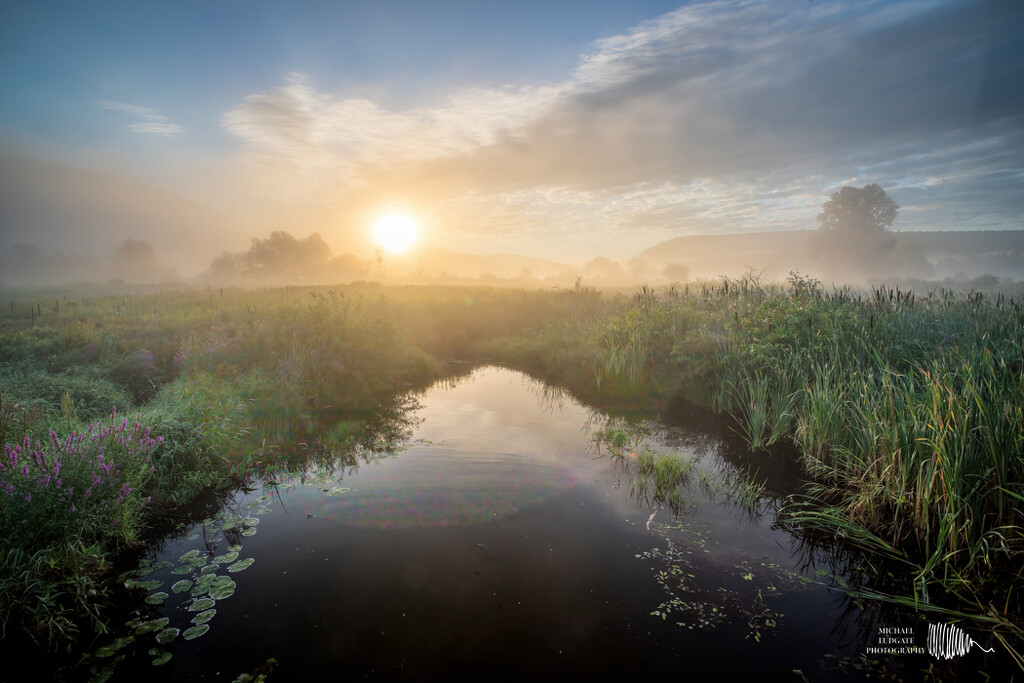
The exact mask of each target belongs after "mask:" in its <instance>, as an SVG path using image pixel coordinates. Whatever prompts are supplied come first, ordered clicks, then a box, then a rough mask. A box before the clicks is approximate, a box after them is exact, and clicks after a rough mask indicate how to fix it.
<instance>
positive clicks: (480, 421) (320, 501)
mask: <svg viewBox="0 0 1024 683" xmlns="http://www.w3.org/2000/svg"><path fill="white" fill-rule="evenodd" d="M406 420H407V422H406V425H407V429H406V432H405V434H404V438H403V439H402V440H401V443H400V447H399V448H397V449H395V450H394V451H393V452H390V453H372V454H371V453H367V454H365V456H366V457H363V458H360V459H358V460H357V461H355V462H349V463H347V464H337V465H336V466H334V467H331V466H329V465H328V464H327V463H320V464H319V465H317V466H314V467H311V468H310V469H308V470H307V471H304V472H300V473H292V474H280V475H275V476H274V477H268V478H266V479H265V480H263V481H260V482H259V485H257V486H254V487H253V489H252V490H250V491H245V492H240V493H238V494H236V495H234V496H233V497H232V498H231V499H230V501H229V503H228V504H227V505H226V506H225V507H224V508H223V509H222V510H221V511H220V512H219V513H218V514H217V515H215V516H211V517H210V518H208V519H205V520H203V522H202V523H199V524H195V525H192V526H190V527H188V528H184V529H182V530H181V531H180V532H178V533H176V534H174V535H172V536H170V537H169V538H166V539H164V540H163V541H162V542H160V543H158V544H157V545H155V546H154V548H153V549H152V550H151V552H150V553H149V556H148V557H147V558H145V559H144V560H143V565H144V566H145V565H148V566H149V567H150V568H151V570H150V571H144V572H141V573H136V575H135V576H134V577H132V578H129V581H135V582H136V583H135V585H136V588H135V589H133V590H131V591H129V595H130V596H131V598H130V600H129V605H128V607H129V608H130V610H131V612H130V613H129V614H127V617H129V618H130V619H129V620H128V625H127V626H126V627H124V628H122V629H120V631H117V630H115V632H113V633H111V635H110V641H111V642H110V643H109V645H112V647H111V648H109V649H106V650H104V649H102V648H101V649H100V650H99V651H97V654H96V655H94V656H92V657H91V658H90V660H89V665H90V666H91V667H93V670H94V671H96V672H97V673H99V674H100V676H101V677H102V676H103V672H104V671H105V670H110V671H111V672H112V674H113V675H112V679H111V680H140V679H149V680H174V681H184V680H188V681H192V680H216V681H234V680H236V679H237V677H239V676H240V675H243V674H249V675H256V674H259V673H261V672H266V671H272V674H271V676H270V679H269V680H271V681H273V680H286V681H298V680H302V681H319V680H325V681H326V680H341V679H343V678H378V679H393V678H403V677H406V678H409V679H416V680H423V679H448V678H450V677H453V676H455V675H460V674H461V675H465V676H471V677H473V678H474V679H477V678H480V677H487V678H495V677H497V678H503V679H520V678H527V677H530V678H538V677H539V678H541V679H544V680H554V679H561V678H563V677H568V676H574V677H578V676H592V677H600V678H601V679H605V678H610V677H612V676H629V677H642V678H649V677H655V676H658V677H661V676H671V677H673V678H676V677H679V676H683V675H685V676H687V677H688V678H693V679H695V680H706V679H708V678H710V677H712V676H716V677H717V676H725V677H728V678H731V679H737V680H797V681H799V680H812V681H819V680H848V675H849V673H851V672H856V669H857V668H858V667H859V669H861V671H860V673H859V674H858V675H860V676H863V673H864V672H863V671H862V669H863V668H864V667H865V666H866V667H867V668H868V669H871V668H872V667H876V666H877V667H878V671H876V673H880V672H882V671H885V670H889V671H892V670H893V668H894V667H896V668H898V669H899V670H900V671H901V672H903V674H904V675H906V673H907V672H910V673H911V675H910V677H911V678H914V677H915V676H913V675H912V673H913V672H914V671H916V670H918V669H920V668H921V667H923V666H925V665H927V663H928V662H927V660H928V659H929V656H928V655H927V654H915V655H904V656H902V657H901V658H895V659H894V658H891V657H890V658H889V659H888V660H884V659H880V658H879V657H877V656H873V655H866V653H867V652H868V648H869V647H870V646H871V645H872V641H873V639H876V638H877V631H876V630H873V629H875V628H876V627H877V624H872V623H866V622H868V621H871V620H873V619H876V618H877V617H868V616H866V615H865V614H864V613H862V612H861V610H860V609H859V608H858V607H857V606H856V605H854V603H852V602H851V600H850V599H849V598H847V597H846V595H845V593H844V592H843V591H841V590H838V588H837V585H838V584H842V583H843V582H844V581H845V580H846V579H845V578H844V577H843V576H842V575H837V572H838V570H837V569H836V565H835V563H834V562H833V563H832V564H831V565H830V564H828V563H825V562H822V561H820V560H817V559H815V557H816V553H814V552H811V551H809V550H807V549H806V548H805V547H804V546H803V544H801V542H799V541H798V540H797V539H796V538H794V537H793V536H791V535H790V534H789V533H788V532H786V531H785V530H782V529H778V528H775V527H774V526H773V523H774V521H775V509H776V508H777V507H778V504H779V502H780V501H781V497H782V496H783V495H785V494H788V493H791V492H793V491H795V490H796V488H797V486H798V480H797V479H796V478H795V477H794V470H793V469H792V466H791V464H789V465H787V463H785V462H776V463H774V464H772V465H771V469H769V468H768V467H767V466H766V465H765V464H764V462H761V463H760V469H761V471H759V472H757V473H756V474H755V472H754V470H755V469H757V465H756V464H755V463H756V461H755V460H753V459H750V457H749V456H748V455H746V454H745V453H743V451H742V449H741V448H740V447H739V445H738V444H736V442H735V441H734V440H731V439H730V438H728V435H726V434H716V433H714V430H713V425H711V424H708V423H701V421H700V418H698V419H696V420H694V419H693V418H689V419H687V418H686V417H685V416H681V417H676V418H670V417H666V418H665V419H664V420H663V421H662V422H658V423H651V424H648V425H646V426H641V427H640V428H639V429H635V428H634V429H625V427H624V425H622V424H620V423H618V422H616V421H614V420H611V418H608V417H607V416H605V415H602V414H600V413H597V412H595V411H593V410H591V409H588V408H585V407H583V406H581V405H580V404H579V403H577V402H576V401H574V400H573V399H572V398H571V397H569V396H567V395H564V394H562V393H560V392H558V391H557V390H554V389H551V388H549V387H546V386H545V385H543V384H541V383H539V382H537V381H535V380H532V379H530V378H528V377H527V376H525V375H522V374H520V373H516V372H513V371H510V370H507V369H503V368H497V367H487V368H481V369H477V370H475V371H473V372H472V373H471V374H469V375H467V376H464V377H462V378H459V379H454V380H447V381H445V382H442V383H439V384H437V385H435V386H434V387H432V388H430V389H428V390H427V391H425V392H424V393H422V394H420V395H419V396H418V397H416V401H415V404H414V406H413V407H412V408H411V409H410V412H409V413H408V414H407V415H406ZM695 421H696V422H697V424H696V425H695V424H694V422H695ZM620 428H621V429H620ZM616 429H618V433H619V435H620V436H619V438H620V441H619V443H618V445H619V446H620V447H621V448H619V449H618V450H617V451H616V450H615V449H614V448H612V447H610V446H609V445H608V444H607V443H606V444H604V445H602V444H601V443H599V439H598V437H600V436H601V435H602V434H604V435H605V436H606V437H607V436H608V435H610V434H613V433H615V431H614V430H616ZM606 440H607V439H606ZM613 451H614V452H618V454H619V456H620V457H613V456H612V453H613ZM644 452H646V453H654V454H657V455H661V454H665V453H674V454H678V455H682V456H684V458H685V459H686V461H687V462H689V463H692V469H691V471H690V472H689V475H688V476H687V478H686V481H685V482H684V484H682V485H681V486H680V488H679V495H677V496H676V497H675V498H674V499H673V502H672V505H671V506H669V505H668V504H666V503H663V502H658V501H657V500H654V496H653V494H652V492H651V490H649V489H646V488H644V487H642V486H640V485H639V484H638V483H637V481H636V479H635V477H634V476H633V474H632V470H631V469H630V468H631V462H632V461H633V459H634V458H636V457H638V456H637V454H638V453H644ZM656 457H657V456H656ZM787 467H788V468H789V469H787ZM751 483H753V484H754V485H753V486H751V485H750V484H751ZM827 554H828V553H826V555H827ZM250 560H251V561H250ZM143 574H144V575H143ZM146 582H148V583H146ZM837 582H838V583H837ZM881 623H883V625H884V624H885V623H889V624H891V625H906V624H904V623H903V622H900V621H899V620H897V619H896V617H892V618H891V620H890V621H889V622H886V621H885V618H883V620H882V622H881ZM913 628H914V629H915V630H916V632H917V633H916V636H915V637H916V640H917V642H918V644H922V645H923V642H924V635H923V633H922V632H921V629H922V628H923V627H922V626H921V625H919V624H914V626H913ZM118 637H120V638H121V639H120V640H117V638H118ZM100 644H101V645H102V644H103V642H101V643H100ZM865 659H866V663H865V661H864V660H865ZM856 662H860V663H859V664H857V665H856V667H852V668H851V665H852V664H853V663H856ZM154 663H156V664H157V665H155V666H154ZM844 670H845V671H844ZM242 680H245V679H244V678H243V679H242Z"/></svg>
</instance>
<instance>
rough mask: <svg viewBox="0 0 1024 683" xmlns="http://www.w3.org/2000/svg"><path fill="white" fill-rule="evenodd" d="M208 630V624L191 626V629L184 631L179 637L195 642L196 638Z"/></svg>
mask: <svg viewBox="0 0 1024 683" xmlns="http://www.w3.org/2000/svg"><path fill="white" fill-rule="evenodd" d="M209 630H210V625H209V624H197V625H195V626H193V627H192V628H190V629H188V630H186V631H185V632H184V633H182V634H181V637H182V638H184V639H185V640H195V639H196V638H198V637H199V636H201V635H203V634H204V633H206V632H207V631H209Z"/></svg>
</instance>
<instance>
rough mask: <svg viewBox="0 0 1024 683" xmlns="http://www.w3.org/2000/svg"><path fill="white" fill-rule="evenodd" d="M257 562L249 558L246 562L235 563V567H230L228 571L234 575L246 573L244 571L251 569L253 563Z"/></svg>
mask: <svg viewBox="0 0 1024 683" xmlns="http://www.w3.org/2000/svg"><path fill="white" fill-rule="evenodd" d="M255 561H256V560H255V558H252V557H247V558H245V559H244V560H239V561H238V562H235V563H234V564H233V565H231V566H230V567H228V571H229V572H231V573H232V574H234V573H235V572H240V571H244V570H246V569H248V568H249V567H251V566H252V563H253V562H255Z"/></svg>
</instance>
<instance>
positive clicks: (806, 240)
mask: <svg viewBox="0 0 1024 683" xmlns="http://www.w3.org/2000/svg"><path fill="white" fill-rule="evenodd" d="M815 234H816V231H814V230H789V231H776V232H759V233H747V234H730V235H693V236H686V237H676V238H674V239H670V240H666V241H664V242H661V243H660V244H656V245H654V246H653V247H651V248H649V249H646V250H645V251H643V252H641V253H640V254H637V256H636V260H638V261H639V262H642V263H643V265H644V266H645V267H646V269H647V271H648V272H652V271H653V272H657V273H659V274H662V275H664V276H666V277H669V278H670V279H678V280H684V279H686V278H687V277H689V278H717V277H720V276H723V275H724V276H728V277H735V276H738V275H741V274H742V273H744V272H746V271H748V270H750V269H753V270H755V271H757V272H761V271H764V274H765V277H766V278H767V279H768V280H781V279H784V278H785V277H786V276H787V275H788V274H789V273H790V272H791V271H794V270H799V271H800V272H801V273H805V274H811V275H819V276H821V275H826V274H821V273H818V272H816V270H817V258H816V257H815V253H814V247H813V237H814V235H815ZM893 234H894V236H895V237H896V239H897V240H898V241H900V242H904V243H908V246H910V245H915V244H916V245H917V246H918V247H919V248H920V249H921V250H922V251H923V252H924V255H925V258H927V259H928V262H929V263H931V265H932V267H933V272H932V273H931V274H930V275H931V277H935V278H943V277H951V276H957V275H963V276H969V277H973V276H977V275H982V274H992V275H996V276H999V277H1012V278H1016V279H1024V230H998V231H995V230H991V231H956V232H953V231H950V232H923V231H922V232H897V233H893ZM893 275H895V276H902V275H904V274H901V273H894V274H893Z"/></svg>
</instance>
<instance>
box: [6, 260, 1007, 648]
mask: <svg viewBox="0 0 1024 683" xmlns="http://www.w3.org/2000/svg"><path fill="white" fill-rule="evenodd" d="M0 326H2V336H0V437H2V439H3V443H4V455H3V458H2V460H0V489H2V491H0V524H2V526H0V535H2V541H3V547H4V548H5V553H4V556H3V560H2V564H0V614H2V615H3V629H4V635H5V636H7V635H9V634H11V633H12V632H14V631H17V632H18V633H21V634H28V635H29V636H30V637H31V638H32V639H33V640H35V641H36V642H37V643H39V644H40V645H42V646H46V647H51V648H52V647H56V646H57V645H58V644H60V643H62V642H64V641H66V640H67V639H69V638H73V637H75V636H76V634H78V636H80V637H83V638H86V637H89V635H90V634H91V633H92V632H94V631H102V629H103V628H104V624H105V617H104V604H105V595H106V594H107V593H108V592H109V590H110V582H111V580H112V579H111V576H110V574H111V572H110V571H109V567H110V566H111V563H112V561H113V560H114V559H115V558H116V557H117V554H118V553H119V552H122V551H124V550H125V549H128V548H131V547H132V546H133V545H134V544H138V543H139V542H140V541H141V539H143V538H144V534H145V529H146V528H147V526H150V525H152V524H153V523H154V522H155V521H156V520H158V519H160V518H161V517H164V516H167V515H172V514H173V513H174V511H175V510H177V509H180V508H181V507H182V506H184V505H186V504H187V503H189V501H191V500H193V499H194V498H196V497H197V496H199V495H200V494H202V493H204V492H207V491H210V490H217V489H225V488H230V487H233V486H238V485H241V484H244V483H245V482H246V481H247V479H248V478H251V477H252V476H254V475H256V474H260V473H266V472H268V471H273V469H274V468H278V467H294V466H301V463H302V462H303V461H305V460H308V459H309V458H311V457H324V456H325V455H326V456H327V457H333V456H336V455H342V454H344V453H346V452H351V451H352V450H353V449H359V448H367V449H373V448H374V447H375V444H374V443H373V439H375V438H379V437H378V435H377V433H376V432H375V431H374V430H372V429H370V428H369V426H370V425H371V424H372V423H373V421H374V420H375V419H376V418H377V417H379V416H380V415H381V414H383V413H386V412H387V411H397V410H401V404H400V397H401V396H402V395H403V393H405V392H408V391H410V390H414V389H417V388H419V387H423V386H426V385H427V384H429V383H430V382H431V381H433V380H435V379H437V378H439V377H441V376H442V375H443V373H444V372H445V361H450V360H458V361H468V362H469V363H484V362H487V363H500V364H505V365H508V366H510V367H513V368H516V369H519V370H523V371H526V372H528V373H530V374H532V375H533V376H535V377H537V378H540V379H542V380H544V381H546V382H548V383H550V384H554V385H558V386H561V387H564V388H567V389H569V390H570V391H571V392H572V393H573V394H574V395H576V396H577V397H579V398H580V399H581V400H582V401H584V402H586V403H589V404H591V405H595V406H600V407H602V408H604V409H606V410H614V411H617V412H627V413H628V412H636V413H644V414H657V412H658V411H659V410H661V409H662V408H663V407H664V406H665V405H667V404H668V402H669V401H670V400H671V399H673V398H674V397H680V396H681V397H683V398H685V399H686V400H688V401H691V402H693V403H696V404H698V405H700V406H702V407H706V408H709V409H711V410H713V411H714V412H716V413H718V414H720V416H721V418H722V419H723V420H726V421H728V422H729V424H730V425H731V426H732V427H733V428H734V429H735V430H736V431H737V432H739V433H740V434H741V435H742V436H743V438H744V439H745V440H746V441H747V443H748V444H749V446H750V448H751V449H752V450H754V451H756V453H757V457H762V458H773V457H782V455H781V453H782V452H787V453H789V452H795V453H797V454H798V457H799V458H800V460H801V462H802V464H803V467H804V470H805V472H806V476H807V486H806V487H805V490H804V492H803V494H802V495H801V496H800V497H799V498H792V499H790V500H789V501H788V502H787V503H786V505H785V506H784V508H783V509H782V510H781V511H780V513H779V520H780V523H784V524H787V525H790V526H792V527H793V528H795V529H797V530H799V532H800V533H804V534H808V535H821V536H822V537H828V538H838V539H841V541H842V542H843V543H846V544H849V545H850V546H852V547H856V548H859V549H862V550H864V551H865V552H867V553H868V556H869V557H876V558H878V561H879V566H880V567H881V566H882V565H883V563H884V566H885V567H886V571H887V572H890V573H891V572H894V571H895V573H896V574H897V576H896V577H895V579H896V580H895V581H894V582H892V583H893V585H899V586H901V587H902V590H901V591H899V592H891V593H882V592H874V593H870V594H868V593H865V594H863V596H862V597H866V598H869V599H880V600H886V601H890V602H893V603H896V604H900V605H905V606H908V607H911V608H913V609H918V610H924V611H929V612H932V613H935V614H940V615H944V617H945V618H949V619H968V618H969V619H972V620H973V621H974V622H975V623H979V624H983V625H985V627H986V628H991V629H992V630H993V632H994V633H995V634H996V637H997V638H999V639H1000V640H1001V641H1002V642H1003V643H1004V644H1005V645H1006V647H1007V650H1008V651H1010V652H1011V653H1015V648H1016V647H1019V646H1017V645H1016V644H1015V643H1014V641H1015V640H1016V639H1018V638H1019V637H1020V636H1021V634H1022V622H1021V620H1020V616H1019V615H1020V614H1021V613H1022V611H1024V610H1022V607H1024V605H1022V604H1021V599H1020V588H1021V587H1022V579H1024V577H1022V570H1021V567H1022V566H1024V483H1022V482H1024V338H1022V330H1024V304H1022V302H1021V300H1020V297H1019V296H1017V297H1008V296H1006V295H1004V294H1000V293H986V294H981V293H978V292H954V291H947V290H936V291H931V292H929V293H923V292H921V291H920V290H918V291H916V292H905V291H902V290H901V289H891V288H888V287H882V286H880V287H878V288H876V289H874V290H871V291H864V292H855V291H852V290H850V289H831V290H827V289H826V288H824V287H823V286H822V285H821V284H820V283H819V282H817V281H816V280H813V279H810V278H806V277H802V276H800V275H797V274H794V275H792V276H791V277H790V278H789V280H788V281H787V282H786V283H780V284H771V285H769V284H765V283H762V282H761V281H760V280H759V279H758V278H757V277H756V276H753V275H747V276H744V277H741V278H738V279H728V278H725V279H722V280H721V281H717V282H714V283H690V284H689V285H677V286H675V287H673V288H669V289H662V290H653V289H650V288H646V287H645V288H642V289H640V290H639V291H634V292H628V293H607V292H599V291H597V290H595V289H592V288H589V287H584V286H582V285H580V284H577V286H576V287H575V288H571V289H555V290H546V291H542V290H536V291H527V290H521V289H500V288H486V287H441V286H388V287H385V286H382V285H379V284H376V283H353V284H349V285H339V286H337V287H333V288H328V287H317V288H312V287H285V288H275V289H263V290H242V289H186V290H182V291H171V290H166V291H156V292H150V293H138V292H135V293H133V294H131V295H129V294H127V293H124V294H113V293H109V292H106V293H104V292H88V293H86V292H78V293H72V292H63V291H54V292H44V291H39V292H32V293H29V294H25V295H23V296H21V297H19V298H18V300H14V301H10V302H9V303H8V304H7V305H5V306H3V307H2V309H0ZM671 464H672V463H666V464H664V465H663V466H662V467H661V468H656V467H655V465H654V463H638V467H637V472H638V477H641V478H644V481H640V482H638V485H643V486H647V485H648V484H647V480H650V482H652V483H653V484H654V485H655V487H657V486H658V482H659V481H660V480H662V479H664V480H669V479H672V480H675V479H677V478H679V477H683V476H686V473H685V472H684V471H681V470H680V471H668V468H669V466H670V465H671ZM662 470H665V471H662ZM669 502H671V501H669ZM894 568H895V569H894ZM1015 656H1018V657H1019V655H1016V654H1015ZM1019 661H1020V660H1019V659H1018V662H1019Z"/></svg>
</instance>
